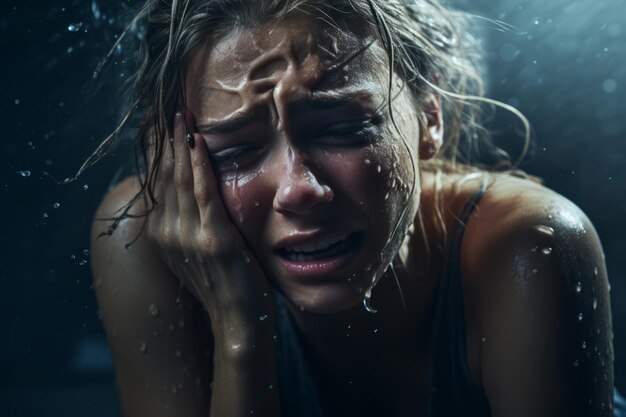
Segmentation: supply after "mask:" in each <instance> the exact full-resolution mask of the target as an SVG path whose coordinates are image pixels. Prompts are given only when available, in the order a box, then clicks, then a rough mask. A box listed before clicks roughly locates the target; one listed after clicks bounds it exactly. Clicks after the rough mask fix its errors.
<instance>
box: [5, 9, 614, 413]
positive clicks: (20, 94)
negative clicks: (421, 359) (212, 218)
mask: <svg viewBox="0 0 626 417" xmlns="http://www.w3.org/2000/svg"><path fill="white" fill-rule="evenodd" d="M453 4H455V5H457V6H458V7H461V8H463V9H465V10H469V11H471V12H473V13H475V14H477V15H480V16H485V17H488V18H491V19H498V20H501V21H503V22H506V23H507V24H510V25H512V26H513V27H514V29H511V30H506V31H503V30H501V29H499V28H498V25H496V24H493V23H488V22H484V21H481V20H477V21H476V25H477V27H479V28H478V29H477V30H478V32H479V33H481V34H482V37H483V39H484V41H483V43H484V46H485V49H486V51H487V58H488V60H487V67H488V75H487V77H486V78H487V81H488V86H487V87H488V95H489V96H490V97H493V98H496V99H499V100H502V101H504V102H506V103H508V104H511V105H513V106H515V107H516V108H518V109H519V110H521V111H522V112H523V113H524V114H525V115H526V116H527V117H528V118H529V119H530V121H531V123H532V125H533V128H534V132H535V143H534V146H533V152H532V155H531V157H530V158H529V159H528V161H527V162H526V163H525V164H524V165H523V168H524V169H525V170H527V171H528V172H530V173H532V174H535V175H538V176H540V177H543V178H544V179H545V183H546V185H547V186H548V187H550V188H552V189H555V190H556V191H558V192H560V193H561V194H563V195H565V196H566V197H568V198H569V199H571V200H573V201H574V202H575V203H576V204H578V205H579V206H580V207H581V208H582V209H583V210H584V211H585V212H586V213H587V214H588V216H589V217H590V219H591V220H592V222H593V223H594V224H595V226H596V229H597V231H598V233H599V235H600V237H601V239H602V241H603V244H604V250H605V254H606V261H607V265H608V271H609V278H610V281H611V284H612V293H611V296H612V303H613V324H614V333H615V340H614V343H615V355H616V360H615V374H616V385H617V387H618V388H619V389H620V390H621V391H622V392H626V304H625V303H623V302H621V301H622V300H623V299H624V297H625V296H626V280H625V279H624V275H625V274H626V256H624V255H625V254H626V239H625V238H624V235H625V234H626V226H624V221H623V219H624V216H625V215H626V163H625V162H626V47H624V45H625V44H626V19H625V16H626V3H625V2H623V1H622V0H550V1H549V2H548V1H545V0H471V1H470V0H457V1H454V2H453ZM137 5H138V2H137V1H136V0H133V1H130V0H128V1H127V0H118V1H108V2H104V1H102V0H66V1H59V0H52V1H51V0H48V1H36V0H20V1H16V0H4V1H3V2H2V5H1V6H0V10H1V13H0V59H1V63H0V80H1V82H2V89H1V92H0V115H1V118H2V125H3V126H4V127H5V128H6V129H4V132H5V133H4V138H3V140H2V141H1V142H0V155H1V158H0V202H1V203H0V207H1V210H2V227H1V228H0V245H1V247H0V254H1V255H0V256H1V259H2V262H0V320H1V324H0V326H1V328H2V329H3V330H2V333H3V337H2V340H3V342H2V343H0V375H2V379H1V380H0V415H6V416H37V417H47V416H67V417H73V416H90V417H100V416H102V417H105V416H106V417H111V416H117V415H119V401H118V399H117V394H116V387H115V381H114V374H113V370H112V363H111V358H110V354H109V351H108V348H107V345H106V340H105V337H104V335H103V330H102V324H101V322H100V320H99V317H98V311H97V306H96V303H95V296H94V292H93V288H92V286H91V280H90V270H89V250H88V247H89V243H88V234H89V225H90V220H91V216H92V214H93V212H94V210H95V208H96V206H97V204H98V203H99V201H100V199H101V198H102V196H103V194H104V192H105V191H106V189H107V187H108V186H109V184H110V182H111V180H112V179H113V175H114V172H115V168H116V166H117V165H119V161H120V158H124V157H125V155H128V154H129V152H130V149H129V148H128V147H123V146H122V147H120V148H118V149H117V150H116V151H115V152H114V155H111V156H110V157H107V158H105V159H104V160H102V161H101V162H100V163H99V164H98V165H96V166H95V167H93V168H91V169H90V170H88V171H87V172H86V173H85V174H84V175H83V176H82V177H81V178H80V180H79V181H77V182H75V183H73V184H70V185H56V184H55V183H54V182H52V181H51V180H50V179H49V178H47V177H45V176H44V175H42V172H44V171H49V172H51V173H52V174H53V175H55V176H56V177H58V178H65V177H69V176H72V175H73V174H74V173H75V171H76V169H77V168H78V167H79V166H80V164H81V163H82V162H83V160H84V159H85V158H86V157H87V156H88V155H89V154H90V153H91V152H92V151H93V150H94V149H95V147H96V146H97V144H98V143H99V142H100V140H101V139H102V138H104V137H105V136H107V134H108V133H110V131H111V130H112V129H113V128H114V126H116V122H117V121H118V120H119V117H120V113H121V106H120V104H119V103H120V100H119V94H120V92H121V90H122V88H123V86H122V83H121V81H123V80H124V79H126V78H127V77H128V75H129V67H128V63H127V62H126V61H125V60H124V57H125V55H124V53H125V50H124V46H122V47H121V48H118V49H117V50H116V51H115V53H114V54H113V57H112V60H111V64H110V65H109V67H108V68H107V70H106V71H105V73H104V74H103V75H104V76H103V79H104V81H102V82H99V83H94V82H92V81H91V80H92V74H93V72H94V70H95V68H96V67H97V64H98V61H99V60H100V59H101V58H102V57H103V56H104V55H105V54H106V53H107V52H108V50H109V48H110V47H111V46H112V45H113V43H114V42H115V39H116V37H117V35H119V34H120V33H121V31H122V30H123V28H124V26H125V24H126V23H127V22H128V21H129V19H130V16H131V11H132V10H133V8H135V7H137ZM133 36H135V35H133ZM97 87H100V88H97ZM504 117H509V118H510V116H504V115H500V114H497V115H496V120H495V121H494V123H495V124H494V126H500V125H504V124H507V123H508V122H507V121H506V120H505V119H504ZM499 143H501V144H502V145H503V146H505V147H506V146H508V145H507V143H506V141H504V139H500V142H499ZM510 146H512V149H515V148H516V145H515V144H511V145H510Z"/></svg>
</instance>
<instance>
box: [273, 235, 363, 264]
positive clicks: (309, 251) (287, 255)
mask: <svg viewBox="0 0 626 417" xmlns="http://www.w3.org/2000/svg"><path fill="white" fill-rule="evenodd" d="M360 235H361V233H358V232H357V233H352V234H350V235H347V236H344V237H339V238H335V239H327V240H322V241H319V242H315V243H311V244H308V245H300V246H293V247H291V248H280V249H278V250H277V251H276V252H277V254H278V256H280V257H282V258H284V259H286V260H288V261H291V262H306V261H315V260H319V259H326V258H333V257H336V256H340V255H342V254H345V253H346V252H348V251H350V249H352V248H353V247H354V246H355V244H356V243H357V241H358V240H360V237H361V236H360Z"/></svg>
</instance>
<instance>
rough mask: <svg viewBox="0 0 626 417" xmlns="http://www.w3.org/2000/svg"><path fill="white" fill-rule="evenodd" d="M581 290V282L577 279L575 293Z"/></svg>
mask: <svg viewBox="0 0 626 417" xmlns="http://www.w3.org/2000/svg"><path fill="white" fill-rule="evenodd" d="M582 290H583V284H582V283H581V282H580V281H579V282H577V283H576V293H577V294H580V292H581V291H582Z"/></svg>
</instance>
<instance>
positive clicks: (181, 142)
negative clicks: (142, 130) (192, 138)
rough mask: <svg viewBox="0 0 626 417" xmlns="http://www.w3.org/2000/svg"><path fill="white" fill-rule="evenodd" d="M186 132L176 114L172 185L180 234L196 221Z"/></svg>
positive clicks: (182, 121)
mask: <svg viewBox="0 0 626 417" xmlns="http://www.w3.org/2000/svg"><path fill="white" fill-rule="evenodd" d="M187 134H188V132H187V128H186V127H185V120H184V117H183V115H182V114H181V113H176V116H175V122H174V161H175V162H174V183H175V185H176V195H177V197H178V208H179V213H178V215H179V222H180V225H181V229H185V228H189V230H181V232H188V231H189V232H190V231H192V229H193V227H195V221H196V220H197V219H198V205H197V204H196V201H195V196H194V193H193V190H194V185H193V184H194V178H193V171H192V168H191V157H190V155H189V145H188V140H187V138H186V136H187Z"/></svg>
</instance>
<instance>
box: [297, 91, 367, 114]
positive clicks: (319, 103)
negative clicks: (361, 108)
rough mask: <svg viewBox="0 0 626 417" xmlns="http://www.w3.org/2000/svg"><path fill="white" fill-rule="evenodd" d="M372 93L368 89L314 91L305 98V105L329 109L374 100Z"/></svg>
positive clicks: (318, 108)
mask: <svg viewBox="0 0 626 417" xmlns="http://www.w3.org/2000/svg"><path fill="white" fill-rule="evenodd" d="M372 98H373V97H372V93H371V92H370V91H367V90H356V91H355V90H352V91H341V90H339V91H337V90H335V91H324V92H313V93H312V94H311V95H310V96H309V97H308V98H307V99H305V100H303V101H304V105H305V107H307V108H309V109H314V110H329V109H334V108H336V107H341V106H344V105H346V104H351V103H356V104H361V103H369V102H371V101H372Z"/></svg>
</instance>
